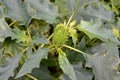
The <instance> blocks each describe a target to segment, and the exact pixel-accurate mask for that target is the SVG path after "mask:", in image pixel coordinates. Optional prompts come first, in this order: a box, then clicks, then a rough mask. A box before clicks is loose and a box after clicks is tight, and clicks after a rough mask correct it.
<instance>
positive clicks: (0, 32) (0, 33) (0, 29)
mask: <svg viewBox="0 0 120 80" xmlns="http://www.w3.org/2000/svg"><path fill="white" fill-rule="evenodd" d="M13 36H14V33H13V32H12V30H11V29H10V28H9V26H8V24H7V23H6V22H5V19H4V17H3V18H0V41H1V42H3V40H4V39H5V38H6V37H12V38H13Z"/></svg>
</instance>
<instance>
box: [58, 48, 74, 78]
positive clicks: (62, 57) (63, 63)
mask: <svg viewBox="0 0 120 80" xmlns="http://www.w3.org/2000/svg"><path fill="white" fill-rule="evenodd" d="M58 53H59V57H58V60H59V64H60V67H61V69H62V70H63V72H64V73H65V74H66V75H67V76H69V78H70V79H71V80H76V77H75V72H74V69H73V66H72V65H71V64H70V63H69V61H68V59H67V57H66V53H65V52H63V51H62V50H61V49H58Z"/></svg>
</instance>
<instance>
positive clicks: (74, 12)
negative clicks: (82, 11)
mask: <svg viewBox="0 0 120 80" xmlns="http://www.w3.org/2000/svg"><path fill="white" fill-rule="evenodd" d="M78 3H79V0H77V1H76V6H75V10H74V11H73V13H72V15H71V16H70V18H69V20H68V22H67V24H66V26H67V27H68V25H69V24H70V22H71V20H72V18H73V17H74V15H75V14H76V12H77V10H78Z"/></svg>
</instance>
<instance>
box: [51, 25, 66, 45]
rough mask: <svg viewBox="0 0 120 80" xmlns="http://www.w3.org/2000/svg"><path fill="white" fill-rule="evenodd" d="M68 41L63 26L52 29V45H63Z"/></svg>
mask: <svg viewBox="0 0 120 80" xmlns="http://www.w3.org/2000/svg"><path fill="white" fill-rule="evenodd" d="M67 39H68V30H67V27H66V26H65V25H64V24H58V25H57V26H56V28H55V29H54V33H53V39H52V41H53V43H54V44H55V45H59V46H60V45H63V44H65V42H66V41H67Z"/></svg>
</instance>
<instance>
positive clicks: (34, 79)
mask: <svg viewBox="0 0 120 80" xmlns="http://www.w3.org/2000/svg"><path fill="white" fill-rule="evenodd" d="M26 76H28V77H29V78H31V79H33V80H38V79H36V78H35V77H33V76H31V75H30V74H26Z"/></svg>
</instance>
